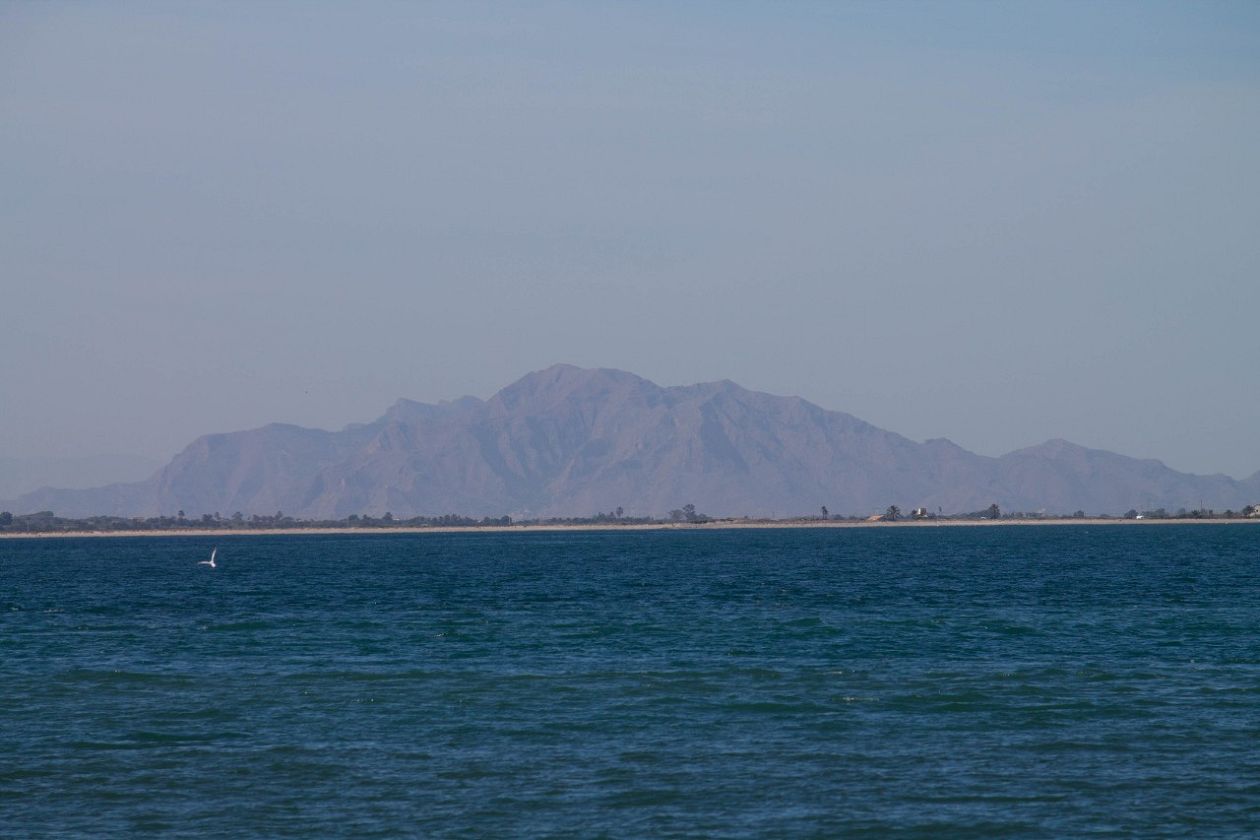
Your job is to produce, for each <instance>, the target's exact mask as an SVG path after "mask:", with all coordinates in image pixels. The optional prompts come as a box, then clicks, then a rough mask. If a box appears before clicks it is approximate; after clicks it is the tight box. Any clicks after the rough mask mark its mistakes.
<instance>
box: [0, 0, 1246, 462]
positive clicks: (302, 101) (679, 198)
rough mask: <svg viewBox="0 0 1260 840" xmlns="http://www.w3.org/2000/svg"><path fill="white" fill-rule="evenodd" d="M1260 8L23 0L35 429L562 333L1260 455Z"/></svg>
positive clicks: (304, 390) (430, 367)
mask: <svg viewBox="0 0 1260 840" xmlns="http://www.w3.org/2000/svg"><path fill="white" fill-rule="evenodd" d="M1258 231H1260V4H1256V3H1254V2H1239V3H1226V2H1184V3H1160V2H1154V0H1151V1H1150V2H1139V3H1129V2H1110V3H1074V2H1056V3H1032V2H1009V3H987V2H986V3H944V2H942V3H895V2H887V3H883V2H881V3H860V4H845V3H839V2H826V3H805V2H800V3H769V2H767V3H746V2H723V3H700V2H697V3H687V4H675V3H665V2H645V3H598V2H595V3H589V2H586V3H573V4H567V3H547V2H540V3H532V2H531V3H511V4H507V3H504V4H478V3H471V2H459V3H451V4H444V3H436V2H435V3H423V4H411V3H353V4H332V3H328V4H321V3H280V2H276V3H265V4H247V3H212V4H204V5H201V4H195V3H189V4H158V3H153V4H146V3H134V4H132V3H97V4H68V3H66V4H63V3H5V4H2V5H0V358H2V359H3V373H2V374H0V458H2V457H8V458H59V457H60V458H89V457H97V456H104V455H110V456H119V455H124V456H134V457H140V458H147V459H154V460H158V461H161V460H165V459H167V458H169V457H171V456H172V455H174V454H175V453H176V452H178V451H179V450H180V449H182V448H183V447H184V446H185V445H186V444H188V443H189V442H191V441H192V440H193V439H194V438H195V437H197V436H198V435H201V434H206V433H210V432H221V431H231V430H237V429H244V428H252V427H256V426H260V425H263V424H265V423H269V422H273V421H275V422H287V423H297V424H300V425H305V426H315V427H320V428H340V427H341V426H343V425H345V424H347V423H350V422H362V421H369V420H372V419H374V418H375V417H377V416H379V415H380V414H381V413H382V412H383V411H384V410H385V408H386V407H388V406H389V405H390V404H391V403H392V402H394V401H395V400H396V399H398V398H400V397H407V398H410V399H416V400H422V401H438V400H442V399H453V398H457V397H459V396H462V395H464V394H472V395H475V396H479V397H488V396H490V395H491V394H493V393H494V392H495V391H496V390H498V389H499V388H500V387H502V386H504V385H507V384H509V383H510V382H512V381H514V380H516V379H517V378H519V377H520V376H522V375H524V374H526V373H528V372H529V371H531V370H537V369H541V368H544V367H547V366H549V365H551V364H554V363H557V362H567V363H571V364H575V365H580V366H584V367H613V368H620V369H623V370H629V371H633V372H635V373H638V374H639V375H641V376H645V377H647V378H648V379H651V380H653V381H655V382H658V383H660V384H662V385H675V384H689V383H692V382H697V381H708V380H717V379H732V380H735V381H736V382H738V383H740V384H741V385H744V386H745V387H748V388H752V389H756V390H762V391H768V392H771V393H776V394H789V395H800V396H802V397H805V398H806V399H809V400H811V401H813V402H815V403H817V404H819V405H821V406H823V407H825V408H829V409H836V410H842V411H847V412H849V413H852V414H855V415H857V416H859V417H861V418H863V419H864V420H867V421H869V422H871V423H874V424H876V425H879V426H882V427H884V428H887V429H890V430H893V431H896V432H899V433H901V434H904V435H906V436H908V437H911V438H914V439H916V440H923V439H926V438H934V437H948V438H950V439H951V440H954V441H955V442H957V443H959V444H961V445H962V446H965V447H967V448H969V449H971V450H973V451H976V452H980V453H983V454H987V455H1000V454H1003V453H1005V452H1008V451H1010V450H1013V449H1017V448H1020V447H1023V446H1029V445H1034V444H1037V443H1040V442H1042V441H1044V440H1047V439H1050V438H1066V439H1068V440H1071V441H1074V442H1076V443H1079V444H1081V445H1084V446H1090V447H1098V448H1103V449H1110V450H1113V451H1117V452H1120V453H1123V454H1126V455H1133V456H1138V457H1154V458H1159V459H1161V460H1163V461H1164V462H1165V463H1167V464H1168V465H1170V466H1172V467H1174V468H1177V469H1181V470H1186V471H1190V472H1204V473H1209V472H1223V473H1227V474H1230V475H1233V476H1235V477H1244V476H1247V475H1250V474H1251V473H1253V472H1255V471H1256V470H1260V233H1258Z"/></svg>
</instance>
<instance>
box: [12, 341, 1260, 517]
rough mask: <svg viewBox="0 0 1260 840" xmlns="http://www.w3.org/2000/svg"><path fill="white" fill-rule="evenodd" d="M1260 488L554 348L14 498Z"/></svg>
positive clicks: (1142, 492) (312, 511)
mask: <svg viewBox="0 0 1260 840" xmlns="http://www.w3.org/2000/svg"><path fill="white" fill-rule="evenodd" d="M1256 501H1260V473H1257V474H1256V475H1254V476H1252V477H1251V478H1249V479H1247V480H1245V481H1237V480H1234V479H1232V478H1229V477H1228V476H1223V475H1214V476H1199V475H1190V474H1187V473H1180V472H1176V471H1174V470H1171V469H1169V468H1167V467H1165V466H1164V465H1163V464H1161V463H1160V462H1158V461H1153V460H1138V459H1134V458H1127V457H1125V456H1122V455H1116V454H1113V453H1110V452H1104V451H1100V450H1091V449H1085V448H1083V447H1079V446H1075V445H1073V444H1070V443H1067V442H1066V441H1050V442H1047V443H1044V444H1042V445H1040V446H1035V447H1031V448H1029V449H1022V450H1019V451H1017V452H1012V453H1010V454H1008V455H1004V456H1002V457H1000V458H990V457H985V456H982V455H977V454H975V453H972V452H968V451H967V450H965V449H963V448H961V447H959V446H957V445H955V444H953V443H951V442H949V441H947V440H943V439H936V440H929V441H927V442H924V443H917V442H915V441H912V440H910V439H908V438H905V437H902V436H901V435H898V434H895V433H893V432H889V431H885V430H883V429H879V428H877V427H875V426H872V425H870V424H869V423H865V422H863V421H862V420H859V419H858V418H856V417H853V416H852V415H849V414H845V413H842V412H837V411H826V410H824V409H822V408H819V407H818V406H816V405H813V404H811V403H809V402H806V401H805V400H802V399H799V398H796V397H777V396H771V395H768V394H763V393H757V392H753V391H748V390H745V389H743V388H741V387H739V386H738V385H736V384H734V383H733V382H729V381H724V382H712V383H705V384H701V385H689V386H682V387H670V388H662V387H660V386H657V385H655V384H653V383H651V382H649V381H647V380H645V379H642V378H640V377H638V376H634V375H633V374H629V373H625V372H622V371H615V370H584V369H580V368H575V367H571V366H568V365H557V366H555V367H551V368H548V369H547V370H543V371H539V372H537V373H531V374H529V375H528V376H525V377H524V378H522V379H521V380H519V381H518V382H516V383H514V384H512V385H509V386H508V387H506V388H504V389H503V390H501V391H500V392H499V393H497V394H495V395H494V396H493V397H491V398H490V399H488V400H479V399H474V398H471V397H466V398H464V399H461V400H457V401H455V402H443V403H440V404H437V405H429V404H423V403H417V402H412V401H410V400H400V401H399V402H398V403H396V404H395V405H394V406H392V407H391V408H390V409H389V410H388V411H387V412H386V413H385V414H384V416H382V417H381V418H379V419H377V420H376V421H374V422H372V423H368V424H364V425H354V426H349V427H347V428H346V429H343V430H341V431H337V432H330V431H322V430H317V429H305V428H300V427H297V426H289V425H270V426H264V427H263V428H260V429H254V430H250V431H243V432H232V433H228V434H216V435H207V436H205V437H202V438H199V439H198V440H196V441H194V442H193V443H192V444H191V445H189V446H188V448H187V449H185V450H184V451H183V452H181V453H180V454H179V455H177V456H176V457H175V458H174V459H173V460H172V461H171V463H170V464H168V465H167V466H166V467H164V468H163V469H161V470H160V471H158V472H157V473H156V474H155V475H154V476H153V477H151V478H150V479H148V480H146V481H142V482H136V483H131V484H115V485H110V486H106V487H100V488H94V489H90V490H55V489H45V490H40V491H37V492H34V493H28V494H26V495H25V496H22V497H20V498H19V499H17V500H15V501H13V502H8V503H0V508H6V509H9V510H11V511H13V512H15V513H27V512H33V511H37V510H53V511H56V512H57V513H58V514H60V515H64V516H85V515H92V514H118V515H155V514H159V513H162V514H173V513H175V512H176V511H177V510H184V511H186V512H187V513H188V514H189V515H190V516H197V515H200V514H201V513H204V512H219V513H221V514H222V515H224V516H228V515H230V514H231V513H233V512H236V511H241V512H243V513H245V514H246V515H250V514H255V513H259V514H272V513H275V512H276V511H283V512H284V513H286V514H288V515H292V516H299V517H310V518H340V517H343V516H346V515H349V514H352V513H370V514H372V515H381V514H383V513H385V512H386V511H390V512H392V513H393V514H394V515H395V516H410V515H416V514H441V513H449V512H458V513H461V514H467V515H476V516H482V515H496V516H497V515H501V514H504V513H510V514H512V515H514V516H518V517H519V516H550V515H590V514H593V513H596V512H599V511H608V510H613V509H615V508H617V507H622V508H624V509H625V511H626V512H627V514H632V513H633V514H653V515H657V516H659V515H662V514H664V513H665V512H666V511H668V510H670V509H672V508H676V507H679V506H681V505H683V504H686V503H693V504H695V505H696V506H697V508H698V509H699V510H701V511H704V512H706V513H709V514H713V515H736V516H738V515H745V514H747V515H753V516H757V515H768V514H776V515H779V516H787V515H796V514H805V513H813V512H815V511H817V510H818V509H819V507H820V506H822V505H826V506H827V507H828V508H829V509H830V510H831V511H832V512H836V513H841V512H843V513H867V512H875V511H882V510H884V509H885V508H886V507H887V506H888V505H890V504H896V505H899V506H901V507H902V508H903V509H907V510H908V509H909V508H912V507H918V506H925V507H928V508H929V509H932V510H935V509H937V508H938V507H939V508H942V509H943V510H945V511H946V512H961V511H971V510H979V509H982V508H984V507H987V506H988V505H989V504H990V503H993V502H996V503H998V504H999V505H1001V507H1002V508H1003V509H1004V510H1027V511H1038V510H1045V511H1048V512H1052V513H1064V512H1071V511H1074V510H1077V509H1083V510H1085V511H1087V512H1091V513H1101V512H1106V513H1121V512H1123V511H1125V510H1127V509H1128V508H1131V507H1135V508H1138V509H1149V508H1155V507H1166V508H1169V509H1176V508H1179V507H1187V508H1193V507H1198V506H1199V505H1200V503H1202V504H1206V505H1207V506H1208V507H1215V508H1217V509H1225V508H1227V507H1234V508H1240V507H1242V506H1243V505H1245V504H1248V503H1254V502H1256Z"/></svg>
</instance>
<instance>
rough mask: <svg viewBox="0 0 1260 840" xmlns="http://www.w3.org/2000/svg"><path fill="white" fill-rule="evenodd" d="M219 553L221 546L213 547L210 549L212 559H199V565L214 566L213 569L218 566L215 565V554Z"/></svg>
mask: <svg viewBox="0 0 1260 840" xmlns="http://www.w3.org/2000/svg"><path fill="white" fill-rule="evenodd" d="M218 553H219V547H218V546H217V545H216V546H215V547H214V548H212V549H211V550H210V559H209V560H199V561H197V565H198V566H209V567H210V568H212V569H213V568H216V567H215V565H214V555H216V554H218Z"/></svg>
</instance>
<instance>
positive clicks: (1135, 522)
mask: <svg viewBox="0 0 1260 840" xmlns="http://www.w3.org/2000/svg"><path fill="white" fill-rule="evenodd" d="M1039 525H1044V526H1051V527H1071V526H1077V527H1080V526H1093V525H1106V526H1123V527H1142V526H1155V525H1260V517H1248V518H1245V519H1098V518H1086V519H996V520H994V519H955V520H940V519H926V520H903V521H900V522H866V521H849V520H846V521H839V522H834V521H804V522H775V521H761V520H723V521H717V522H636V523H628V524H624V525H618V524H613V523H602V524H590V525H569V524H547V525H434V526H432V527H406V526H403V527H396V528H391V527H372V528H186V529H180V530H170V531H48V532H42V533H4V534H0V540H13V539H73V538H75V537H249V536H263V537H265V536H299V535H308V536H333V535H336V536H341V535H359V536H364V535H379V534H528V533H564V532H582V531H586V532H608V531H619V532H626V531H749V530H791V529H805V528H836V529H845V528H1018V527H1030V526H1039Z"/></svg>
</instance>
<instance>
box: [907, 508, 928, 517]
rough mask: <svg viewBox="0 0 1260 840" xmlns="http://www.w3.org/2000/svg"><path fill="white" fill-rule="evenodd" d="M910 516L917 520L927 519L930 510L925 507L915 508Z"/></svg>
mask: <svg viewBox="0 0 1260 840" xmlns="http://www.w3.org/2000/svg"><path fill="white" fill-rule="evenodd" d="M910 515H911V516H913V517H914V518H915V519H927V518H928V509H927V508H925V507H920V508H915V509H914V510H912V511H910Z"/></svg>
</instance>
